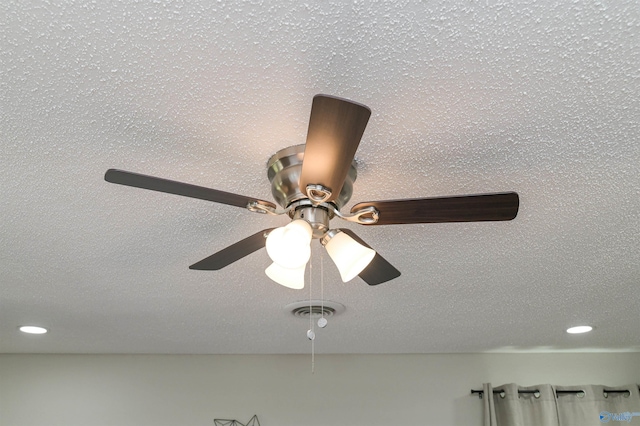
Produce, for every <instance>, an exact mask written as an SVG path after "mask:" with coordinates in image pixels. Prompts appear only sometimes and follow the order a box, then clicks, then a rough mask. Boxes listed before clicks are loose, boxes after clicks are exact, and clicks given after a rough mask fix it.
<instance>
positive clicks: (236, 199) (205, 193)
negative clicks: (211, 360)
mask: <svg viewBox="0 0 640 426" xmlns="http://www.w3.org/2000/svg"><path fill="white" fill-rule="evenodd" d="M104 180H106V181H107V182H111V183H118V184H120V185H127V186H133V187H136V188H143V189H150V190H152V191H159V192H166V193H169V194H175V195H183V196H185V197H191V198H199V199H201V200H207V201H213V202H216V203H222V204H228V205H230V206H236V207H242V208H246V207H247V205H248V204H249V203H251V202H256V203H258V204H263V205H265V206H269V207H273V208H275V207H276V206H275V204H273V203H270V202H269V201H263V200H259V199H257V198H251V197H245V196H244V195H238V194H232V193H231V192H224V191H218V190H217V189H211V188H205V187H203V186H197V185H191V184H189V183H182V182H176V181H174V180H168V179H162V178H158V177H154V176H147V175H141V174H139V173H133V172H125V171H124V170H116V169H109V170H107V172H106V173H105V175H104Z"/></svg>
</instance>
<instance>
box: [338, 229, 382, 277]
mask: <svg viewBox="0 0 640 426" xmlns="http://www.w3.org/2000/svg"><path fill="white" fill-rule="evenodd" d="M325 248H326V249H327V252H328V253H329V256H331V259H332V260H333V263H335V264H336V266H337V267H338V271H340V278H342V282H345V283H346V282H347V281H351V280H352V279H354V278H355V277H356V276H357V275H358V274H359V273H360V272H362V271H363V270H364V268H366V267H367V266H368V265H369V263H371V261H372V260H373V258H374V256H375V255H376V252H375V251H373V250H372V249H370V248H368V247H365V246H363V245H362V244H360V243H358V242H357V241H356V240H354V239H353V238H351V237H350V236H348V235H347V234H345V233H344V232H338V233H337V234H335V235H334V236H333V238H331V239H330V240H329V242H327V244H326V245H325Z"/></svg>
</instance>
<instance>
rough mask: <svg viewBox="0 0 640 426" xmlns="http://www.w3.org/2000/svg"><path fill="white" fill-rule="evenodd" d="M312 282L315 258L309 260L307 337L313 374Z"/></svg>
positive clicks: (314, 334)
mask: <svg viewBox="0 0 640 426" xmlns="http://www.w3.org/2000/svg"><path fill="white" fill-rule="evenodd" d="M312 284H313V259H310V260H309V331H307V337H308V338H309V340H311V374H314V373H315V339H316V333H315V331H314V326H313V303H312V300H313V298H312V295H313V294H312V288H311V287H312Z"/></svg>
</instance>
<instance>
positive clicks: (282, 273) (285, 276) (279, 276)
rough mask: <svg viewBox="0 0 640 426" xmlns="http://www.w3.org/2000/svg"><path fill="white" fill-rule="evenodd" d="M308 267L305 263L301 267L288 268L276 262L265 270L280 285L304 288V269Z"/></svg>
mask: <svg viewBox="0 0 640 426" xmlns="http://www.w3.org/2000/svg"><path fill="white" fill-rule="evenodd" d="M306 267H307V265H306V264H304V265H302V267H300V268H293V269H288V268H283V267H282V266H280V265H278V264H277V263H275V262H274V263H272V264H271V265H270V266H269V267H268V268H267V269H265V270H264V273H265V274H267V276H268V277H269V278H271V279H272V280H273V281H275V282H277V283H278V284H280V285H283V286H285V287H289V288H292V289H294V290H300V289H301V288H304V270H305V268H306Z"/></svg>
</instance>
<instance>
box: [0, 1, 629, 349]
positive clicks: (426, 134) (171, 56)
mask: <svg viewBox="0 0 640 426" xmlns="http://www.w3.org/2000/svg"><path fill="white" fill-rule="evenodd" d="M0 24H1V25H0V38H1V43H2V48H1V49H0V58H1V68H0V72H1V83H0V84H1V86H0V87H1V95H0V96H1V98H0V99H1V112H0V117H1V127H0V138H1V139H0V140H1V143H2V155H1V156H0V161H1V165H2V167H1V169H0V177H1V182H2V184H1V186H0V200H1V201H0V203H1V206H2V207H1V209H2V214H1V215H2V220H1V221H0V241H2V245H1V248H0V259H1V267H0V286H1V287H0V291H1V293H0V296H1V300H0V303H1V305H0V351H1V352H62V353H307V352H309V351H310V343H309V341H308V340H307V339H306V330H307V328H308V326H309V324H308V322H307V321H305V320H303V319H299V318H295V317H293V316H292V315H291V314H290V313H288V312H287V311H286V310H285V309H284V306H285V305H287V304H289V303H291V302H295V301H299V300H304V299H307V298H309V290H308V286H307V288H306V289H305V290H301V291H295V290H290V289H287V288H283V287H281V286H279V285H277V284H275V283H273V282H272V281H270V280H269V279H268V278H267V277H266V276H265V274H264V268H265V267H266V266H268V265H269V263H270V262H269V260H268V257H267V255H266V253H265V252H264V250H263V251H260V252H257V253H255V254H253V255H251V256H249V257H247V258H244V259H242V260H241V261H239V262H237V263H235V264H233V265H231V266H229V267H228V268H226V269H223V270H222V271H219V272H202V271H192V270H189V269H188V266H189V265H190V264H192V263H195V262H196V261H198V260H201V259H202V258H204V257H207V256H209V255H210V254H212V253H214V252H216V251H218V250H220V249H222V248H224V247H226V246H228V245H230V244H232V243H234V242H236V241H238V240H240V239H242V238H245V237H246V236H248V235H251V234H253V233H255V232H258V231H259V230H261V229H264V228H268V227H273V226H281V225H284V224H285V223H287V219H286V218H285V217H268V216H264V215H258V214H255V213H250V212H248V211H246V210H243V209H240V208H235V207H230V206H226V205H217V204H213V203H209V202H205V201H201V200H195V199H190V198H185V197H178V196H173V195H168V194H162V193H157V192H152V191H144V190H140V189H135V188H129V187H124V186H120V185H113V184H109V183H106V182H105V181H104V180H103V176H104V172H105V171H106V170H107V169H108V168H112V167H113V168H119V169H124V170H129V171H133V172H138V173H144V174H149V175H154V176H159V177H164V178H168V179H174V180H179V181H183V182H188V183H194V184H198V185H202V186H208V187H212V188H216V189H219V190H223V191H230V192H235V193H239V194H243V195H248V196H253V197H259V198H263V199H267V200H271V199H272V198H271V195H270V188H269V183H268V180H267V176H266V161H267V159H268V158H269V156H270V155H271V154H273V153H274V152H276V151H277V150H279V149H280V148H283V147H286V146H289V145H294V144H300V143H304V140H305V135H306V129H307V127H306V126H307V123H308V118H309V111H310V107H311V99H312V97H313V95H315V94H317V93H326V94H331V95H336V96H341V97H346V98H349V99H353V100H354V101H357V102H360V103H364V104H366V105H368V106H369V107H370V108H371V109H372V111H373V114H372V116H371V119H370V122H369V125H368V127H367V130H366V131H365V134H364V138H363V139H362V142H361V144H360V148H359V150H358V153H357V155H356V159H357V161H358V165H359V166H358V179H357V181H356V183H355V190H354V196H353V198H352V200H351V201H350V203H349V204H348V205H347V206H346V207H345V208H344V209H343V210H344V211H348V209H349V207H350V206H351V205H353V204H355V203H356V202H360V201H372V200H384V199H394V198H405V197H411V198H415V197H429V196H440V195H458V194H474V193H485V192H500V191H516V192H518V193H519V195H520V202H521V204H520V212H519V214H518V217H517V218H516V219H515V220H513V221H511V222H495V223H469V224H459V223H454V224H429V225H411V226H408V225H392V226H379V227H363V226H358V225H346V227H349V228H351V229H353V230H355V231H356V232H357V233H358V234H359V235H360V236H361V237H362V238H363V239H364V240H365V241H367V242H368V243H369V244H370V245H371V246H373V247H374V248H375V249H377V250H378V251H379V252H380V253H381V254H382V255H383V256H384V257H385V258H386V259H387V260H389V261H390V262H391V263H393V265H394V266H396V267H397V268H398V269H399V270H401V271H402V276H401V277H400V278H398V279H396V280H394V281H391V282H388V283H386V284H382V285H380V286H377V287H369V286H367V285H366V284H365V283H364V282H362V281H361V280H360V279H355V280H354V281H352V282H350V283H347V284H343V283H342V282H341V281H340V280H339V276H338V273H337V271H336V270H335V267H334V265H333V264H332V263H331V262H330V260H329V258H328V257H327V256H325V259H324V288H323V290H324V297H325V298H326V299H328V300H332V301H337V302H340V303H342V304H344V305H345V306H346V310H345V312H344V313H342V314H341V315H339V316H336V317H334V318H331V319H330V321H329V326H328V327H327V328H326V329H324V330H318V333H317V334H318V338H317V339H316V342H315V349H316V351H318V352H321V353H432V352H482V351H536V350H551V351H554V350H558V351H561V350H601V351H616V350H635V351H640V315H638V311H639V310H640V293H639V291H640V262H639V255H638V253H639V252H640V242H639V238H638V229H639V228H640V144H639V142H640V124H639V123H640V103H639V102H640V101H639V100H640V2H638V1H637V0H635V1H634V0H617V1H611V2H602V3H600V2H566V1H561V0H557V1H549V0H543V1H522V2H502V1H494V0H488V1H486V2H470V1H462V0H456V1H451V0H446V1H437V2H436V1H431V2H426V3H420V4H415V3H413V2H403V1H393V2H375V3H373V2H366V1H357V0H356V1H349V2H347V1H344V2H342V1H331V2H313V1H312V2H307V3H302V2H298V1H279V2H264V1H254V2H246V3H239V2H238V3H234V2H222V1H217V2H214V1H209V0H198V1H190V2H181V1H133V0H122V1H114V2H88V1H87V2H84V1H62V0H54V1H44V0H34V1H30V2H24V1H19V0H14V1H3V2H2V4H0ZM336 220H337V219H336ZM336 220H334V221H333V222H332V224H333V225H334V226H345V224H344V223H336ZM314 247H316V244H314ZM313 253H314V254H313V260H312V262H313V271H314V276H313V282H312V296H313V297H314V298H319V297H321V288H320V281H321V279H320V269H321V266H320V265H321V263H320V256H321V251H320V250H319V248H318V247H316V248H314V252H313ZM585 323H586V324H591V325H594V326H595V327H596V330H595V331H593V332H592V333H590V334H587V335H581V336H570V335H568V334H567V333H565V331H564V330H565V329H566V328H567V327H569V326H572V325H578V324H585ZM22 324H37V325H44V326H46V327H49V328H50V330H51V331H50V333H49V334H47V335H45V336H39V337H34V336H26V335H21V333H19V332H18V331H17V327H18V326H19V325H22Z"/></svg>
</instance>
